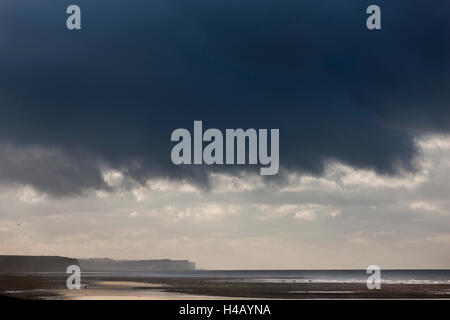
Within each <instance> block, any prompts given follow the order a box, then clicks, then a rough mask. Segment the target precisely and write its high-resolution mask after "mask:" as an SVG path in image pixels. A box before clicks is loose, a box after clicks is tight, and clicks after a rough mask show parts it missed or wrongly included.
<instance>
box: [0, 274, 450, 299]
mask: <svg viewBox="0 0 450 320" xmlns="http://www.w3.org/2000/svg"><path fill="white" fill-rule="evenodd" d="M275 280H276V279H269V280H268V279H265V280H264V279H246V278H223V277H222V278H212V277H207V278H205V277H184V278H183V277H160V278H157V277H148V278H146V277H132V276H121V277H117V276H105V275H98V276H95V275H91V276H89V277H85V278H84V279H83V281H82V286H81V289H80V290H69V289H67V287H66V276H65V275H62V274H61V275H54V274H52V275H42V274H40V275H29V274H27V275H0V294H1V295H5V296H10V297H16V298H25V299H46V300H52V299H54V300H226V299H233V300H244V299H450V283H426V284H424V283H420V284H418V283H384V284H382V287H381V290H369V289H368V288H367V286H366V284H365V283H320V282H297V281H288V282H287V281H285V280H280V281H275Z"/></svg>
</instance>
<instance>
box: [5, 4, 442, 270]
mask: <svg viewBox="0 0 450 320" xmlns="http://www.w3.org/2000/svg"><path fill="white" fill-rule="evenodd" d="M75 2H76V3H77V4H78V5H79V6H80V7H81V10H82V30H81V31H68V30H67V28H66V24H65V19H66V17H67V15H66V13H65V11H66V8H67V6H68V5H70V4H74V3H73V1H57V3H56V1H54V0H40V1H33V2H30V1H24V0H14V1H12V0H3V1H2V2H1V4H0V48H1V50H0V58H1V59H0V254H39V255H40V254H58V255H64V256H73V257H113V258H130V259H137V258H139V259H140V258H173V259H189V260H193V261H195V262H197V266H198V267H199V268H214V269H240V268H246V269H264V268H266V269H268V268H279V269H283V268H366V267H367V266H368V265H370V264H377V265H379V266H380V267H382V268H450V255H448V249H449V248H450V219H449V217H450V211H449V209H450V202H449V200H448V195H449V194H450V182H449V181H450V135H449V134H450V90H449V88H450V42H449V41H448V39H449V38H450V20H449V19H448V13H449V12H450V3H449V2H448V1H434V2H433V6H429V5H428V3H427V2H426V1H424V0H413V1H409V2H408V5H405V4H403V3H399V2H395V3H392V1H377V4H378V5H379V6H380V7H381V10H382V30H378V31H369V30H367V29H366V27H365V19H366V17H367V16H366V14H365V11H366V8H367V6H368V5H370V4H373V3H372V2H371V1H360V0H352V1H332V0H322V1H313V0H308V1H296V2H289V3H283V4H281V3H279V2H278V1H274V0H259V1H252V0H239V1H237V0H229V1H211V0H208V1H206V0H195V1H189V2H186V1H182V0H164V1H163V0H152V1H145V2H144V1H127V2H126V3H125V2H123V1H111V0H108V1H106V0H97V1H85V0H78V1H75ZM194 120H202V121H203V125H204V127H205V128H209V127H214V128H219V129H221V130H225V129H226V128H244V129H246V128H267V129H270V128H279V129H280V172H279V174H278V175H276V176H274V177H266V178H263V177H261V176H260V175H259V166H250V167H239V166H175V165H174V164H173V163H172V162H171V160H170V150H171V148H172V147H173V143H172V142H171V141H170V134H171V132H172V131H173V130H174V129H176V128H187V129H189V130H191V131H192V128H193V121H194Z"/></svg>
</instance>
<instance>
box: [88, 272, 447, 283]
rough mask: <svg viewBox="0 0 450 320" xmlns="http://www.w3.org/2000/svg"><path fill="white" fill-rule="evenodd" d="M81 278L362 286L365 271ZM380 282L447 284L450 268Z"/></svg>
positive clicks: (387, 277)
mask: <svg viewBox="0 0 450 320" xmlns="http://www.w3.org/2000/svg"><path fill="white" fill-rule="evenodd" d="M83 276H84V277H90V276H91V277H98V276H105V277H108V276H110V277H118V278H120V277H136V278H141V277H142V278H171V277H173V278H207V279H208V278H210V279H215V280H217V281H221V280H223V281H228V282H229V281H237V282H267V283H365V282H366V281H367V278H368V277H369V276H370V274H368V273H367V271H366V270H193V271H171V272H156V271H155V272H83ZM381 283H386V284H387V283H391V284H450V269H445V270H437V269H432V270H430V269H427V270H381Z"/></svg>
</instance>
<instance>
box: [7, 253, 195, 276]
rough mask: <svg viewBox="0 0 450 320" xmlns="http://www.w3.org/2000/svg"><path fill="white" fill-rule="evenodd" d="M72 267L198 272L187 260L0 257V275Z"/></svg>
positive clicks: (54, 270)
mask: <svg viewBox="0 0 450 320" xmlns="http://www.w3.org/2000/svg"><path fill="white" fill-rule="evenodd" d="M70 265H78V266H80V268H81V270H82V271H85V272H89V271H93V272H102V271H105V272H110V271H116V272H146V271H189V270H195V263H194V262H191V261H188V260H170V259H160V260H113V259H109V258H103V259H97V258H95V259H74V258H67V257H60V256H22V255H0V273H23V272H66V269H67V267H68V266H70Z"/></svg>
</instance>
